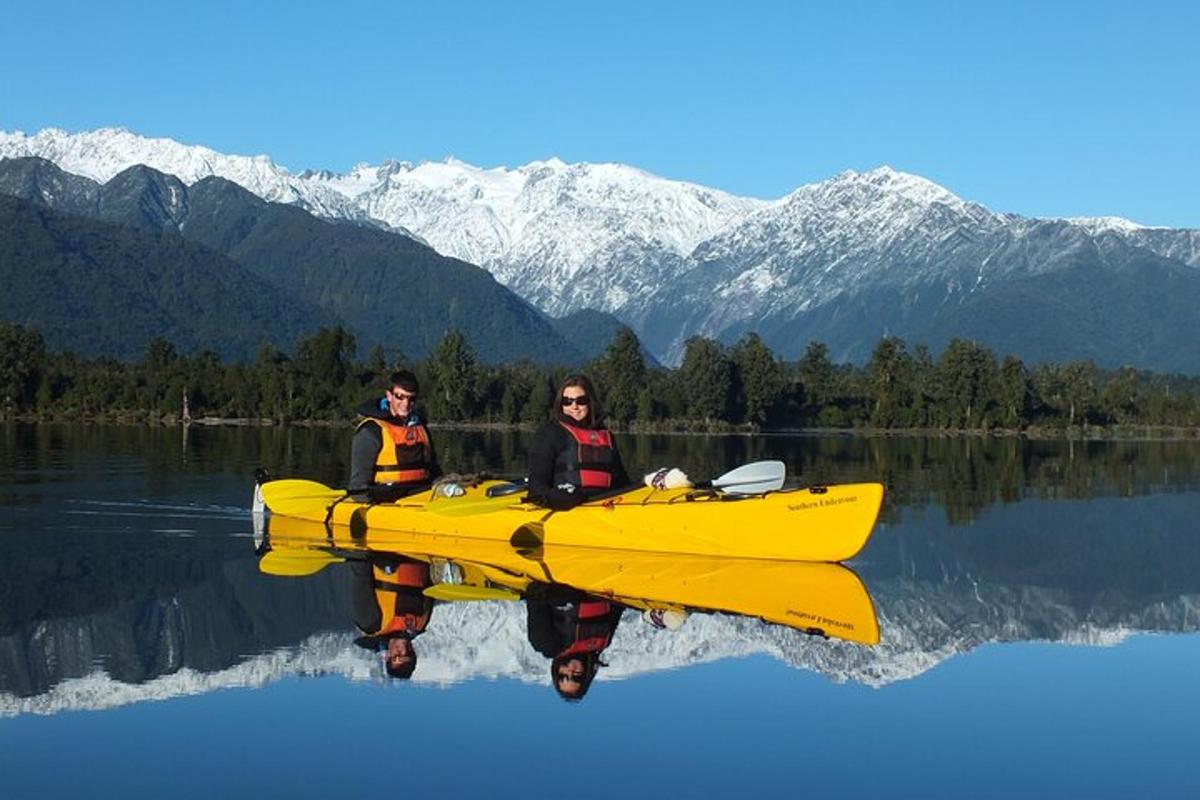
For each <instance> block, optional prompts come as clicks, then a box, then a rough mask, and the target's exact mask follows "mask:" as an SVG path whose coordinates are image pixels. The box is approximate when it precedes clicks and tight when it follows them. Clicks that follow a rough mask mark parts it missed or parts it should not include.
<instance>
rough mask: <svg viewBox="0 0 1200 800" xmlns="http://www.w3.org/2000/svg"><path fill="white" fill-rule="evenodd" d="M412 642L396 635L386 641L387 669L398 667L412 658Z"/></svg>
mask: <svg viewBox="0 0 1200 800" xmlns="http://www.w3.org/2000/svg"><path fill="white" fill-rule="evenodd" d="M414 657H415V656H414V654H413V646H412V642H410V641H409V640H408V639H405V638H403V637H400V636H397V637H396V638H394V639H391V640H389V641H388V645H387V665H388V668H389V669H399V668H400V667H403V666H404V665H405V664H407V663H409V662H410V661H412V660H413V658H414Z"/></svg>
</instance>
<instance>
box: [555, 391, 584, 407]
mask: <svg viewBox="0 0 1200 800" xmlns="http://www.w3.org/2000/svg"><path fill="white" fill-rule="evenodd" d="M558 402H559V404H560V405H562V407H563V408H569V407H570V406H587V404H588V402H589V401H588V398H587V395H586V394H585V395H583V396H582V397H560V398H558Z"/></svg>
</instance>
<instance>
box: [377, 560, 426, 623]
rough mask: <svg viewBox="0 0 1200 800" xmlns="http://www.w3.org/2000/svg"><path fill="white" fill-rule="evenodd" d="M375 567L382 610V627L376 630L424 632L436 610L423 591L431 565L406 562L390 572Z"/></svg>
mask: <svg viewBox="0 0 1200 800" xmlns="http://www.w3.org/2000/svg"><path fill="white" fill-rule="evenodd" d="M373 571H374V573H375V576H374V577H375V602H377V603H378V604H379V613H380V622H379V630H378V631H374V632H373V633H374V634H375V635H379V634H388V633H407V634H409V635H410V636H415V635H416V634H418V633H422V632H423V631H424V630H425V627H426V626H427V625H429V615H430V612H432V611H433V602H432V601H431V600H430V599H429V598H428V597H426V596H425V595H424V594H423V593H422V591H423V590H424V589H425V587H427V586H429V585H430V580H429V565H428V564H425V563H421V562H402V563H400V564H398V565H397V566H396V568H395V570H394V571H392V572H390V573H389V572H386V571H384V570H383V569H381V568H380V567H378V566H376V567H375V568H374V570H373Z"/></svg>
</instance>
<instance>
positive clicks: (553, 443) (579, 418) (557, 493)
mask: <svg viewBox="0 0 1200 800" xmlns="http://www.w3.org/2000/svg"><path fill="white" fill-rule="evenodd" d="M550 413H551V419H550V421H549V422H547V423H546V424H545V425H543V426H542V427H541V428H540V429H539V430H538V432H537V435H536V436H535V437H534V441H533V447H532V448H531V449H530V451H529V499H530V500H532V501H533V502H535V503H538V504H539V505H543V506H545V507H546V508H552V509H555V510H557V511H564V510H566V509H569V508H574V507H575V506H577V505H579V504H580V503H582V502H584V501H585V500H587V499H588V498H589V497H594V496H596V495H599V494H604V493H607V492H611V491H613V490H617V489H622V488H624V487H626V486H627V485H629V476H628V475H627V474H626V472H625V465H624V464H623V463H622V462H621V454H620V453H619V452H617V446H616V442H614V441H613V437H612V434H611V433H610V432H609V430H608V428H606V427H605V425H604V415H603V411H602V409H601V408H600V402H599V400H598V399H597V397H596V391H595V389H594V388H593V387H592V382H591V381H590V380H588V378H587V377H586V376H584V375H572V376H570V377H568V378H567V379H566V380H565V381H563V384H562V386H561V387H559V390H558V393H557V394H556V395H555V400H554V408H553V409H552V410H551V412H550Z"/></svg>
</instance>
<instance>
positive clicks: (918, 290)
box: [0, 129, 1200, 372]
mask: <svg viewBox="0 0 1200 800" xmlns="http://www.w3.org/2000/svg"><path fill="white" fill-rule="evenodd" d="M39 137H40V138H39ZM33 150H40V151H41V153H42V154H44V155H45V156H46V157H50V158H52V160H53V159H54V158H57V159H59V161H58V162H57V163H60V166H63V168H64V169H68V171H70V169H69V167H68V164H76V165H78V168H79V169H82V170H85V171H86V170H92V171H93V172H95V171H103V170H107V171H111V170H113V169H115V167H116V166H117V165H118V164H120V163H132V162H133V161H134V160H136V159H138V158H143V157H144V158H146V159H148V160H156V162H155V163H157V164H159V165H160V168H162V169H163V171H165V172H168V173H171V169H170V168H169V167H170V166H171V165H170V164H169V163H167V162H170V161H171V160H172V159H174V160H175V161H177V162H178V167H177V169H178V172H179V173H184V175H185V176H187V177H194V176H198V175H200V174H201V173H202V172H205V171H206V170H207V171H208V173H211V174H217V173H221V174H222V175H223V176H224V177H226V178H228V179H230V180H233V181H234V182H237V183H239V185H242V186H244V187H245V188H247V189H248V190H249V191H251V192H253V193H255V194H258V195H259V196H261V197H267V198H268V199H271V198H276V199H280V200H283V201H285V202H291V203H293V204H296V205H300V206H301V207H303V208H306V209H308V210H310V211H312V212H313V213H315V214H318V215H323V216H329V217H332V218H340V219H347V220H350V221H354V222H357V223H358V224H372V223H373V224H377V225H379V226H382V227H387V228H391V229H404V230H407V231H408V232H409V233H410V234H411V235H412V236H414V237H417V238H419V240H421V241H424V242H428V243H429V244H430V245H431V246H433V247H434V248H435V249H436V250H437V251H438V252H440V253H442V254H445V255H450V256H454V257H457V258H460V259H462V260H465V261H467V262H469V263H475V264H479V265H480V266H483V267H485V268H486V269H488V270H489V271H490V272H491V273H492V274H493V275H494V276H495V277H496V278H497V280H499V281H500V282H501V283H503V284H505V285H506V286H508V287H509V288H511V289H513V290H514V291H515V292H517V294H519V295H520V296H521V297H523V298H524V299H525V300H527V301H529V302H530V303H532V304H533V305H535V306H537V307H538V308H540V309H542V310H543V311H545V312H546V313H548V314H550V315H552V316H555V317H562V316H565V315H567V314H571V313H574V312H577V311H580V310H583V309H594V310H598V311H603V312H605V313H608V314H611V315H614V316H615V317H617V318H618V319H619V320H621V321H622V322H625V323H626V324H629V325H631V326H632V327H633V328H634V330H635V332H636V333H637V334H638V335H639V336H640V337H641V338H642V339H643V340H644V341H645V342H646V344H647V347H648V348H649V350H650V351H651V352H652V353H653V354H654V355H655V357H656V358H658V359H659V360H661V361H664V362H665V363H677V362H678V360H679V358H680V355H681V348H682V343H683V341H684V340H686V338H687V337H689V336H691V335H695V334H700V335H705V336H710V337H713V338H719V339H722V340H724V341H730V340H731V339H733V338H736V337H737V335H739V334H740V333H741V332H744V331H748V330H754V331H756V332H759V333H760V334H762V335H763V338H764V340H765V341H766V342H767V344H768V345H769V346H771V347H772V348H773V349H774V350H775V351H776V353H777V354H779V355H782V356H785V357H795V356H797V355H799V353H800V352H802V351H803V349H804V347H805V346H806V344H807V342H808V340H809V339H820V340H822V341H827V342H829V343H830V344H831V345H832V347H831V351H832V352H833V353H834V354H836V355H838V356H839V357H841V358H846V359H851V360H855V361H860V362H861V361H864V360H865V359H866V358H867V357H868V356H869V354H870V348H871V347H872V346H873V343H874V342H875V341H877V340H878V339H879V338H880V337H881V336H883V335H898V336H902V337H904V338H907V339H910V340H912V341H927V343H929V344H931V345H935V346H937V345H940V344H942V343H944V341H945V340H946V339H947V338H948V337H952V336H954V335H963V336H979V335H981V334H979V333H978V332H975V333H973V332H972V331H971V330H970V328H969V326H968V327H967V328H958V329H956V328H955V326H956V325H958V324H959V321H961V320H965V319H969V318H970V313H968V312H967V311H964V309H965V308H968V307H972V308H976V307H986V306H987V305H988V301H989V298H990V297H995V298H997V299H996V303H995V305H996V307H997V309H1001V308H1003V309H1008V312H1007V315H1006V316H1004V317H1003V318H1001V317H1000V316H999V315H998V312H995V311H993V312H992V314H991V316H992V323H989V325H987V326H983V327H985V328H986V330H987V338H986V339H984V340H983V343H984V344H986V345H988V346H989V347H991V348H993V349H994V350H997V351H999V352H1000V353H1008V352H1012V353H1014V354H1016V355H1019V356H1020V357H1022V358H1025V359H1027V360H1032V361H1036V360H1043V359H1045V358H1048V357H1050V356H1049V353H1050V352H1051V349H1050V348H1048V345H1050V344H1052V343H1055V342H1064V341H1075V340H1078V339H1079V337H1078V336H1077V335H1076V333H1077V332H1074V331H1070V330H1067V329H1066V327H1065V323H1063V322H1061V321H1059V320H1057V319H1055V317H1054V315H1053V314H1052V313H1049V311H1046V312H1044V313H1043V312H1041V311H1038V310H1037V309H1033V310H1031V313H1028V314H1021V313H1018V309H1015V308H1014V307H1013V305H1012V303H1011V302H1009V301H1008V300H1006V299H1005V298H1006V297H1011V296H1013V295H1015V294H1020V293H1022V292H1025V293H1032V292H1033V290H1032V289H1029V288H1023V287H1025V285H1027V284H1030V282H1031V281H1032V282H1033V283H1036V282H1037V281H1038V280H1039V279H1038V276H1041V275H1044V274H1048V273H1051V272H1055V271H1062V272H1063V275H1064V276H1066V275H1067V274H1068V273H1069V270H1070V269H1073V268H1075V267H1077V266H1078V262H1079V258H1080V254H1081V253H1086V254H1090V255H1089V256H1088V257H1089V258H1091V259H1092V261H1091V264H1090V266H1089V267H1088V269H1090V270H1092V271H1093V272H1094V270H1095V269H1096V268H1098V267H1100V268H1104V269H1110V270H1114V271H1116V272H1118V273H1120V272H1124V271H1126V270H1127V267H1128V265H1130V264H1135V263H1138V264H1152V265H1154V266H1153V267H1151V268H1148V269H1150V271H1149V272H1147V273H1146V276H1147V280H1158V279H1160V278H1161V276H1163V275H1167V274H1170V275H1172V276H1174V277H1173V278H1172V280H1176V285H1174V286H1175V288H1176V289H1179V288H1180V287H1184V288H1182V289H1181V291H1182V292H1183V295H1184V296H1186V297H1188V298H1191V297H1193V296H1194V295H1195V291H1196V286H1200V284H1196V285H1195V286H1194V285H1193V282H1192V281H1191V280H1190V279H1189V278H1187V276H1186V275H1187V274H1186V273H1178V272H1177V271H1176V270H1175V269H1174V268H1173V267H1171V266H1169V265H1167V264H1166V263H1165V262H1164V261H1162V259H1165V260H1167V261H1171V262H1177V263H1178V264H1181V265H1183V266H1184V267H1186V268H1188V269H1189V270H1192V271H1194V272H1196V273H1197V275H1200V230H1192V229H1170V228H1156V227H1149V226H1143V225H1139V224H1137V223H1133V222H1131V221H1129V220H1125V219H1122V218H1119V217H1079V218H1072V219H1039V218H1033V217H1023V216H1020V215H1017V214H1011V213H997V212H993V211H991V210H989V209H987V208H986V207H985V206H983V205H981V204H978V203H975V202H972V201H969V200H964V199H962V198H960V197H958V196H957V195H956V194H954V193H953V192H951V191H949V190H948V189H946V188H944V187H942V186H940V185H938V184H936V183H934V182H932V181H929V180H927V179H925V178H922V177H920V176H917V175H913V174H911V173H906V172H903V171H900V170H897V169H894V168H892V167H890V166H882V167H878V168H875V169H872V170H868V171H865V172H855V171H853V170H847V171H844V172H842V173H839V174H838V175H836V176H834V177H833V178H830V179H829V180H826V181H820V182H816V183H810V184H806V185H804V186H800V187H798V188H797V189H796V190H794V191H792V192H790V193H788V194H787V195H785V196H783V197H781V198H778V199H775V200H762V199H756V198H746V197H738V196H735V195H732V194H728V193H725V192H721V191H719V190H717V189H711V188H707V187H703V186H700V185H698V184H692V183H687V182H683V181H672V180H669V179H665V178H660V177H658V176H655V175H652V174H651V173H648V172H646V171H644V170H640V169H638V168H636V167H630V166H627V165H622V164H611V163H610V164H591V163H586V162H583V163H576V164H568V163H565V162H563V161H562V160H561V159H557V158H550V159H544V160H540V161H533V162H530V163H529V164H526V165H522V166H520V167H516V168H508V167H495V168H491V169H483V168H479V167H474V166H472V165H470V164H467V163H465V162H462V161H459V160H457V159H454V158H448V159H446V160H445V161H442V162H422V163H419V164H415V165H414V164H413V163H411V162H405V161H396V160H389V161H385V162H383V163H381V164H379V165H367V164H360V165H358V166H356V167H354V168H353V169H352V170H350V171H349V172H346V173H335V172H332V171H328V170H322V171H312V170H306V171H303V172H299V173H295V174H293V173H291V172H289V171H287V170H286V169H284V168H282V167H279V166H278V165H275V164H274V163H273V162H271V161H270V159H269V158H267V157H265V156H256V157H246V156H229V157H224V156H221V155H220V154H215V151H211V150H208V149H207V148H192V149H189V148H188V146H184V145H179V144H178V143H173V142H171V140H163V139H157V140H150V139H145V138H143V137H137V136H136V134H132V133H130V132H129V131H125V130H122V129H102V130H101V131H94V132H90V133H84V134H67V133H65V132H63V131H57V130H49V131H42V132H40V133H38V134H35V135H34V136H31V137H26V136H24V135H23V134H0V157H2V156H5V155H14V154H18V153H26V154H32V153H30V152H29V151H33ZM172 174H178V173H172ZM187 177H184V176H181V179H182V180H184V182H185V183H186V181H187ZM339 198H340V199H339ZM347 204H349V205H347ZM1148 254H1149V255H1153V256H1155V258H1150V257H1149V255H1148ZM1052 283H1053V282H1052ZM1062 283H1064V281H1059V282H1058V283H1057V284H1054V288H1055V290H1056V291H1060V292H1062V291H1064V290H1063V289H1062V288H1061V284H1062ZM1103 283H1104V281H1103V280H1101V285H1103ZM1030 285H1031V284H1030ZM883 296H886V298H887V299H886V303H885V302H884V301H883V300H881V299H880V298H881V297H883ZM1090 296H1091V298H1092V302H1093V303H1095V304H1096V305H1097V307H1098V308H1099V310H1100V313H1101V314H1105V313H1108V314H1111V315H1112V316H1114V317H1117V316H1126V317H1132V318H1134V319H1136V320H1139V321H1145V324H1140V325H1139V328H1141V329H1142V331H1143V332H1148V334H1149V335H1148V339H1150V340H1154V341H1156V342H1159V343H1160V344H1159V345H1158V346H1156V347H1155V348H1153V349H1147V348H1144V347H1143V348H1139V347H1130V346H1127V345H1126V344H1125V343H1124V342H1123V337H1121V336H1120V335H1118V333H1119V332H1118V333H1114V334H1113V335H1111V336H1106V337H1105V338H1103V340H1102V341H1101V342H1099V343H1098V345H1097V346H1096V347H1090V346H1089V347H1087V348H1083V349H1080V348H1068V349H1063V348H1058V349H1057V350H1054V351H1053V352H1055V356H1054V357H1056V358H1067V359H1074V358H1085V357H1086V358H1093V359H1096V360H1097V361H1098V362H1099V363H1100V365H1101V366H1121V365H1125V364H1135V365H1137V366H1142V367H1147V368H1151V369H1159V370H1168V371H1190V372H1196V371H1200V359H1198V358H1197V357H1196V356H1194V355H1190V354H1189V353H1188V352H1187V348H1186V347H1185V345H1184V344H1183V343H1182V342H1181V341H1179V340H1180V339H1181V338H1182V334H1181V335H1180V336H1178V337H1175V339H1172V337H1171V336H1170V331H1171V330H1172V329H1179V330H1187V331H1190V330H1192V329H1193V328H1194V327H1195V324H1196V315H1195V314H1184V315H1183V316H1182V317H1181V316H1178V315H1177V314H1176V315H1174V316H1164V315H1163V314H1162V313H1160V312H1161V309H1159V308H1157V307H1156V306H1154V305H1153V304H1146V303H1142V304H1140V305H1131V303H1132V301H1131V300H1130V298H1128V297H1127V296H1125V295H1123V294H1121V293H1120V292H1118V291H1115V290H1114V291H1111V292H1103V291H1100V290H1099V289H1098V288H1097V287H1091V291H1090ZM1070 301H1071V297H1070V291H1069V290H1067V291H1066V294H1063V295H1060V296H1057V297H1054V298H1048V299H1047V304H1046V308H1047V309H1051V308H1053V307H1054V306H1055V304H1068V305H1069V303H1070ZM1127 308H1128V309H1129V313H1125V309H1127ZM905 309H907V311H905ZM1034 311H1037V313H1033V312H1034ZM671 328H673V329H671ZM1030 329H1032V330H1030ZM1128 338H1129V337H1128V336H1127V337H1124V339H1125V340H1127V339H1128ZM1144 338H1147V337H1144ZM1147 354H1148V356H1147ZM1147 358H1148V360H1147Z"/></svg>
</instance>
